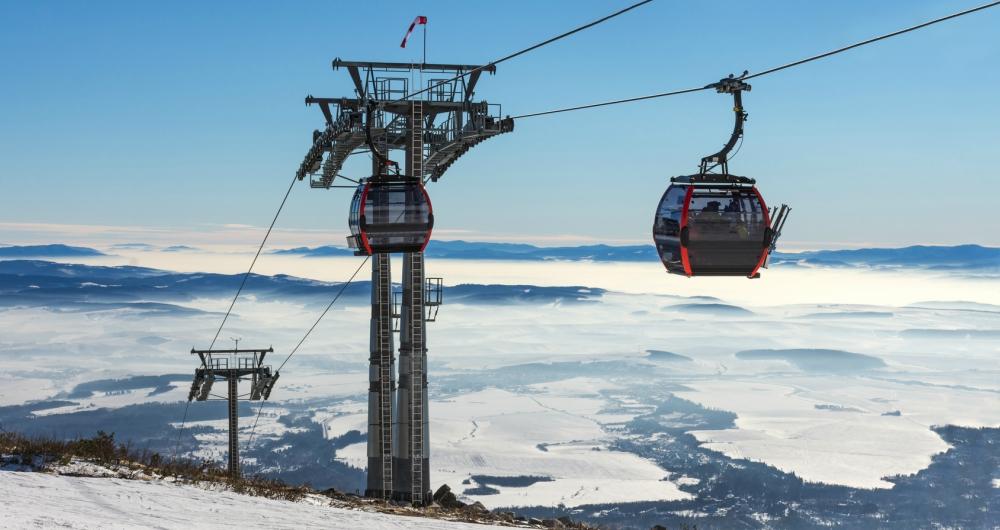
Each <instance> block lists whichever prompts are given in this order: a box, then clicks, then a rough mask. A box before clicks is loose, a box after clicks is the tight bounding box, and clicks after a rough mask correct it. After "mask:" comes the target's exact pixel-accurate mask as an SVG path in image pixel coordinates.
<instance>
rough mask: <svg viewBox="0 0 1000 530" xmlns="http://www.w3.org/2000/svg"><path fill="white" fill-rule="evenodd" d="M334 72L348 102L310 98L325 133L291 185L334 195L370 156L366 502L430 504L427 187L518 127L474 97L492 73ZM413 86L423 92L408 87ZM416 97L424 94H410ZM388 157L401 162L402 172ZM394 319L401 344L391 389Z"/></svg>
mask: <svg viewBox="0 0 1000 530" xmlns="http://www.w3.org/2000/svg"><path fill="white" fill-rule="evenodd" d="M333 69H334V70H340V69H344V70H346V71H347V73H348V74H349V76H350V78H351V81H352V83H353V85H354V94H353V95H352V96H351V97H340V98H318V97H312V96H309V97H307V98H306V105H316V106H318V107H319V109H320V111H322V113H323V117H324V120H325V126H324V128H323V129H322V130H317V131H314V132H313V144H312V147H311V148H310V149H309V151H308V152H307V154H306V156H305V159H304V160H303V162H302V165H301V166H300V167H299V170H298V173H297V176H298V178H299V179H300V180H301V179H305V178H306V177H307V176H308V177H309V181H310V185H311V187H313V188H324V189H329V188H331V187H332V186H333V183H334V180H335V179H336V178H337V177H338V176H340V171H341V168H342V167H343V164H344V162H345V160H347V158H348V157H349V156H350V155H351V154H354V153H365V152H368V153H370V154H371V156H372V174H371V177H370V178H367V179H362V180H361V183H360V186H359V187H358V189H357V192H356V193H355V198H354V201H353V203H352V210H351V217H350V227H351V231H352V235H351V236H349V237H348V243H349V246H351V247H352V248H354V249H355V250H356V254H358V255H371V262H372V282H371V285H372V297H371V303H372V313H371V333H370V340H371V347H370V358H369V366H370V370H369V382H370V386H369V399H368V483H367V487H366V489H365V494H366V495H367V496H369V497H377V498H382V499H390V498H391V499H395V500H402V501H408V502H411V503H412V504H414V505H425V504H427V503H429V501H430V496H431V495H430V494H431V491H430V477H429V474H428V462H429V460H428V455H429V450H428V440H429V437H428V416H427V412H428V411H427V340H426V332H425V328H426V322H428V321H429V320H433V317H434V315H436V311H437V306H438V305H439V304H440V303H441V283H440V278H427V277H426V276H425V268H424V253H423V249H424V246H425V245H426V243H427V240H428V239H429V238H430V228H431V226H432V225H433V214H432V213H431V210H430V200H429V196H428V195H427V193H426V191H425V189H424V184H426V183H428V182H436V181H437V180H438V179H440V178H441V176H442V175H444V173H445V171H447V170H448V168H449V167H451V165H452V164H453V163H455V161H456V160H457V159H458V158H459V157H461V156H462V155H463V154H465V153H466V152H468V151H469V149H471V148H472V147H475V146H476V145H478V144H479V143H480V142H483V141H484V140H487V139H489V138H492V137H494V136H496V135H499V134H502V133H506V132H510V131H512V130H513V129H514V121H513V120H512V119H511V118H501V117H500V116H501V114H500V108H499V105H491V104H489V103H487V102H485V101H478V102H477V101H474V99H473V98H474V94H475V88H476V85H477V84H478V82H479V79H480V77H481V75H482V73H483V72H488V73H490V74H493V73H495V72H496V67H495V66H494V65H487V66H477V65H460V64H429V63H427V64H411V63H385V62H358V61H343V60H340V59H335V60H334V61H333ZM462 74H467V75H464V76H462ZM425 76H427V78H426V79H425ZM416 79H419V80H420V81H419V84H422V85H423V87H420V86H417V87H412V86H411V84H418V82H416V81H415V80H416ZM422 88H426V89H427V90H424V91H422V92H421V93H419V94H415V95H414V96H413V97H410V96H409V95H410V94H411V93H414V92H418V91H420V90H421V89H422ZM393 152H397V153H399V152H401V154H402V155H403V160H404V167H403V169H402V171H400V168H399V164H397V163H396V162H394V161H393V160H392V156H393V155H392V153H393ZM366 207H367V211H366ZM421 216H423V217H421ZM393 252H399V253H402V254H403V278H402V280H403V281H402V292H401V293H398V294H399V295H401V296H400V300H399V302H400V304H399V305H400V309H398V310H397V309H395V307H394V306H395V304H394V297H393V291H392V283H391V282H392V275H391V264H390V259H389V255H390V254H391V253H393ZM394 317H398V318H399V326H398V332H399V335H400V336H399V342H400V345H399V382H398V388H397V387H396V381H395V369H394V368H395V367H394V364H395V358H394V355H393V340H392V333H393V331H395V330H394V326H393V318H394Z"/></svg>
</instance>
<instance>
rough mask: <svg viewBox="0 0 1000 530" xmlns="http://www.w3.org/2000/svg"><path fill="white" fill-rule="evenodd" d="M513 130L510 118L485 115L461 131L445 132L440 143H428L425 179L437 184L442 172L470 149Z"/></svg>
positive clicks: (512, 122)
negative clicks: (428, 150) (428, 151)
mask: <svg viewBox="0 0 1000 530" xmlns="http://www.w3.org/2000/svg"><path fill="white" fill-rule="evenodd" d="M513 130H514V120H513V119H512V118H502V119H500V118H495V117H492V116H488V115H487V116H482V118H481V119H480V120H473V121H472V122H470V123H468V124H466V126H465V127H463V128H462V129H461V130H456V131H453V132H452V131H445V132H444V134H441V141H440V142H434V141H433V140H432V141H431V142H430V145H431V147H430V153H429V154H428V155H427V158H426V159H425V160H424V173H425V175H427V178H429V179H430V180H432V181H435V182H437V180H438V179H439V178H441V176H442V175H444V172H445V171H447V170H448V168H449V167H451V165H452V164H454V163H455V161H456V160H458V158H459V157H461V156H462V155H464V154H465V153H467V152H468V151H469V150H470V149H472V148H473V147H475V146H477V145H479V144H480V143H482V142H484V141H486V140H489V139H490V138H493V137H494V136H497V135H500V134H504V133H508V132H511V131H513ZM431 134H433V132H432V133H431Z"/></svg>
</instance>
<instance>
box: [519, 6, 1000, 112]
mask: <svg viewBox="0 0 1000 530" xmlns="http://www.w3.org/2000/svg"><path fill="white" fill-rule="evenodd" d="M998 5H1000V0H998V1H995V2H990V3H988V4H983V5H981V6H977V7H973V8H969V9H966V10H964V11H959V12H957V13H952V14H950V15H946V16H943V17H939V18H935V19H933V20H928V21H927V22H922V23H920V24H917V25H915V26H910V27H908V28H904V29H901V30H897V31H893V32H891V33H886V34H884V35H879V36H877V37H872V38H870V39H866V40H863V41H860V42H856V43H854V44H850V45H847V46H843V47H841V48H837V49H835V50H831V51H828V52H825V53H821V54H819V55H813V56H811V57H806V58H805V59H799V60H797V61H793V62H790V63H786V64H783V65H781V66H776V67H774V68H768V69H767V70H763V71H761V72H757V73H754V74H748V75H745V76H743V77H742V79H743V80H749V79H753V78H756V77H763V76H765V75H770V74H773V73H776V72H780V71H782V70H787V69H789V68H793V67H796V66H800V65H803V64H806V63H809V62H812V61H816V60H819V59H824V58H826V57H830V56H832V55H837V54H839V53H843V52H846V51H848V50H853V49H854V48H859V47H861V46H865V45H868V44H872V43H875V42H878V41H881V40H885V39H889V38H892V37H896V36H899V35H902V34H904V33H909V32H911V31H916V30H918V29H922V28H926V27H928V26H932V25H934V24H938V23H940V22H945V21H947V20H951V19H953V18H958V17H961V16H964V15H969V14H972V13H976V12H978V11H983V10H985V9H989V8H991V7H996V6H998ZM715 85H716V83H711V84H709V85H706V86H703V87H698V88H687V89H683V90H673V91H670V92H660V93H658V94H650V95H647V96H638V97H634V98H624V99H616V100H611V101H603V102H599V103H591V104H587V105H577V106H575V107H566V108H561V109H553V110H546V111H541V112H533V113H530V114H522V115H520V116H513V118H514V119H515V120H520V119H524V118H534V117H536V116H546V115H549V114H559V113H562V112H571V111H575V110H584V109H592V108H595V107H605V106H608V105H618V104H621V103H632V102H634V101H643V100H647V99H655V98H663V97H667V96H677V95H680V94H690V93H692V92H700V91H702V90H709V89H713V88H715Z"/></svg>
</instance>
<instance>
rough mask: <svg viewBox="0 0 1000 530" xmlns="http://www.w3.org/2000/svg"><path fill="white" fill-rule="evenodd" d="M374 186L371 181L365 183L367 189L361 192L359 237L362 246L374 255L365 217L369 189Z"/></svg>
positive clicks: (368, 253) (369, 253)
mask: <svg viewBox="0 0 1000 530" xmlns="http://www.w3.org/2000/svg"><path fill="white" fill-rule="evenodd" d="M371 187H372V183H371V182H366V183H365V189H364V190H363V191H362V192H361V204H360V206H359V207H358V234H359V236H358V239H360V240H361V246H363V247H364V249H365V252H366V253H367V255H369V256H371V255H372V245H371V243H369V242H368V234H366V233H365V226H364V218H365V205H366V204H367V203H368V190H370V189H371Z"/></svg>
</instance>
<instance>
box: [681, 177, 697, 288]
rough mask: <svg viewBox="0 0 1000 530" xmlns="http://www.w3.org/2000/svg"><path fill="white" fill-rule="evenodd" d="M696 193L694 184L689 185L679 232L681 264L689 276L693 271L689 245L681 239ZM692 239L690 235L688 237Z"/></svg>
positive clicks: (685, 195)
mask: <svg viewBox="0 0 1000 530" xmlns="http://www.w3.org/2000/svg"><path fill="white" fill-rule="evenodd" d="M692 195H694V186H688V189H687V192H686V193H685V194H684V206H683V207H682V208H681V226H680V230H681V232H680V233H678V234H677V244H678V245H679V246H680V247H681V264H682V265H684V274H686V275H687V276H688V277H689V278H690V277H691V276H692V273H691V257H690V256H688V249H687V246H685V245H684V242H683V241H681V237H680V236H681V233H683V232H684V229H685V228H687V224H688V213H689V211H690V209H691V196H692ZM688 240H690V236H689V238H688Z"/></svg>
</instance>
